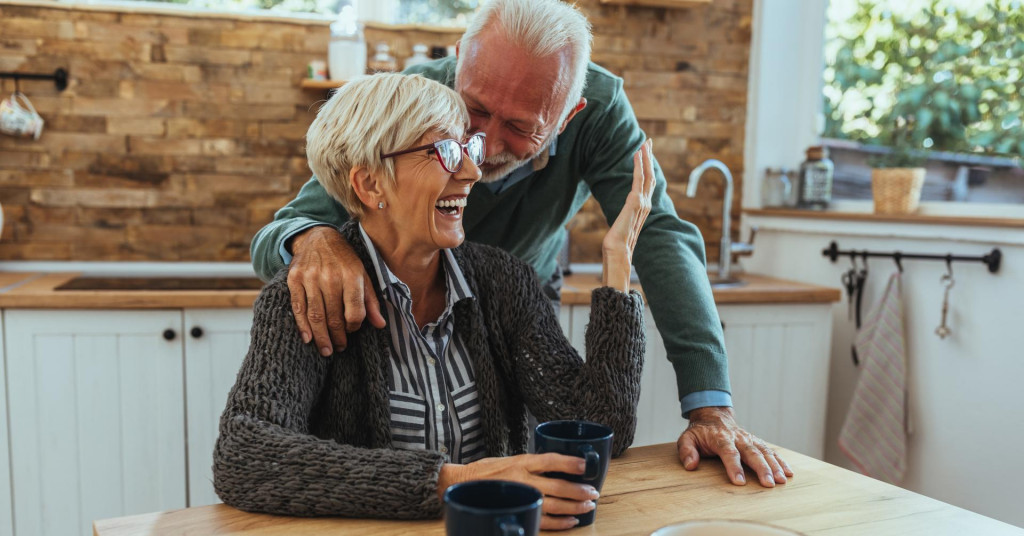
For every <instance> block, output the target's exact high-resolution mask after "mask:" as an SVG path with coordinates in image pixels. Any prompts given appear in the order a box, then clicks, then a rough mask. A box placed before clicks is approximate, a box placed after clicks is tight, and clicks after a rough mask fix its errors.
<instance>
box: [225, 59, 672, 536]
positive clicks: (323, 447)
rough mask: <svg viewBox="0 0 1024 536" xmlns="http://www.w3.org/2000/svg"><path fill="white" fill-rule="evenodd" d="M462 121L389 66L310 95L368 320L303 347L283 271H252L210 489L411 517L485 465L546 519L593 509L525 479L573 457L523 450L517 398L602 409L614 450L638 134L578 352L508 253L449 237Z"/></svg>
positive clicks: (455, 230) (581, 491)
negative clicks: (517, 486) (526, 492)
mask: <svg viewBox="0 0 1024 536" xmlns="http://www.w3.org/2000/svg"><path fill="white" fill-rule="evenodd" d="M468 124H469V116H468V114H467V112H466V108H465V106H464V105H463V103H462V101H461V99H459V97H458V95H457V94H456V93H455V92H454V91H452V90H451V89H448V88H447V87H444V86H443V85H441V84H438V83H436V82H432V81H429V80H427V79H425V78H422V77H418V76H404V75H398V74H381V75H375V76H371V77H366V78H363V79H360V80H357V81H353V82H350V83H349V84H346V85H345V86H344V87H342V88H341V89H340V90H339V91H337V92H336V93H335V94H334V96H332V97H331V99H330V100H329V101H328V102H327V104H326V105H324V107H323V108H322V109H321V110H320V112H319V114H318V116H317V118H316V120H315V121H314V122H313V124H312V126H311V127H310V129H309V132H308V134H307V142H308V147H307V152H308V159H309V163H310V167H311V168H312V170H313V171H314V172H315V173H316V176H317V177H318V178H319V180H320V182H321V183H322V184H323V186H324V188H325V189H326V190H327V191H328V192H329V193H330V194H331V195H332V196H333V197H334V198H335V199H336V200H337V201H338V202H339V203H340V204H341V205H342V206H343V207H344V208H345V210H346V211H347V212H348V213H349V214H350V215H351V217H352V220H353V221H351V222H349V223H348V224H346V225H345V226H343V227H342V228H341V232H342V233H343V234H344V235H345V237H346V238H347V240H348V241H349V243H350V244H352V245H353V247H354V248H355V251H356V253H357V254H358V255H359V256H360V258H361V259H362V262H363V264H364V266H365V267H366V270H367V273H369V274H372V277H373V278H374V291H375V292H376V293H377V297H378V299H379V300H380V303H381V304H383V305H382V311H381V312H382V313H383V317H384V319H385V320H386V326H385V327H383V328H381V327H375V326H371V325H364V326H363V327H362V328H361V329H360V330H359V331H356V332H355V333H353V334H352V335H351V336H350V338H349V344H348V347H347V348H345V349H344V350H342V351H339V352H338V353H336V354H335V355H334V356H331V357H323V356H321V355H320V353H319V352H318V350H317V348H316V347H315V346H314V345H313V344H311V343H310V342H309V341H303V340H302V338H301V336H300V335H299V333H298V331H297V330H296V329H295V321H294V319H293V318H292V314H291V310H292V309H291V305H290V300H291V297H290V296H289V291H288V286H287V282H286V277H287V273H286V272H282V273H280V274H278V276H277V277H276V278H274V279H273V280H272V281H271V282H269V283H268V284H267V286H266V287H265V288H264V289H263V291H262V292H261V294H260V297H259V299H258V300H257V301H256V304H255V319H254V324H253V328H252V344H251V346H250V349H249V353H248V355H247V356H246V358H245V362H244V363H243V364H242V369H241V371H240V372H239V374H238V379H237V382H236V383H235V386H234V388H233V389H232V390H231V393H230V395H229V396H228V403H227V407H226V408H225V410H224V415H223V416H222V417H221V422H220V437H219V438H218V440H217V446H216V451H215V453H214V485H215V487H216V490H217V493H218V494H219V495H220V497H221V498H222V499H223V500H224V502H225V503H227V504H230V505H232V506H236V507H238V508H241V509H243V510H250V511H258V512H268V513H275V514H288V515H300V516H317V515H340V516H353V517H381V518H403V519H412V518H427V517H436V516H439V515H440V513H441V496H442V494H443V492H444V490H445V489H446V488H447V487H448V486H449V485H451V484H454V483H457V482H461V481H466V480H475V479H482V478H498V479H505V480H515V481H519V482H524V483H527V484H530V485H533V486H535V487H537V488H538V489H540V490H541V491H542V492H544V494H545V495H546V496H547V499H546V500H545V501H544V513H545V516H544V518H543V527H544V528H547V529H555V528H570V527H572V526H573V525H574V524H575V522H576V519H575V518H574V517H571V516H570V517H552V516H551V514H556V515H557V514H578V513H583V512H586V511H589V510H591V509H593V508H594V503H593V502H592V501H593V499H596V498H597V492H596V491H595V490H594V489H593V488H592V487H590V486H588V485H584V484H576V483H570V482H568V481H564V480H560V479H557V478H548V477H545V476H543V474H544V473H545V472H550V471H557V472H564V473H574V474H580V473H582V472H583V465H582V460H580V459H579V458H575V457H570V456H562V455H558V454H542V455H537V454H523V453H524V452H525V451H526V448H527V445H526V443H527V437H528V430H527V426H526V422H527V419H526V414H527V411H530V412H532V413H533V415H535V416H536V418H537V419H538V420H540V421H548V420H555V419H585V420H590V421H596V422H600V423H604V424H606V425H608V426H610V427H612V428H613V429H614V431H615V443H614V447H613V448H614V453H615V455H618V454H621V453H622V452H623V451H624V450H625V449H626V447H628V446H629V444H630V442H631V441H632V438H633V432H634V428H635V424H636V403H637V399H638V396H639V387H640V371H641V367H642V362H643V354H644V345H645V340H644V324H643V304H642V302H641V299H640V296H639V295H638V294H637V293H636V292H630V291H629V273H630V265H629V263H630V257H631V255H632V250H633V246H634V245H635V243H636V237H637V234H638V233H639V231H640V227H641V226H642V225H643V222H644V219H645V218H646V215H647V212H648V209H649V206H650V195H651V190H652V188H653V178H654V175H653V173H651V156H650V144H649V143H647V144H644V146H643V148H642V150H640V151H638V152H637V155H636V156H635V157H634V165H635V167H636V171H635V173H634V185H633V191H632V192H631V193H630V195H629V198H628V200H627V202H626V205H625V208H624V209H623V211H622V213H621V214H620V215H619V217H618V219H617V220H616V221H615V223H614V225H613V226H612V228H611V230H610V231H609V232H608V234H607V236H606V238H605V239H604V244H603V250H604V267H605V270H604V275H603V280H604V281H603V282H604V286H603V287H602V288H599V289H597V290H595V291H594V292H593V296H592V313H591V317H590V326H589V328H588V330H587V337H586V345H587V357H588V359H587V361H586V362H584V361H583V360H582V359H581V358H580V356H579V355H578V354H577V353H576V351H575V350H574V349H573V347H572V346H571V345H570V344H569V342H568V341H567V340H566V338H565V336H564V335H563V334H562V330H561V328H560V327H559V325H558V321H557V319H556V316H555V314H554V311H553V310H552V307H551V305H550V302H549V301H548V298H546V297H545V295H544V293H543V291H542V289H541V287H540V286H539V284H538V282H537V279H536V276H535V274H534V272H533V271H532V269H531V268H530V267H529V266H528V265H527V264H525V263H523V262H521V261H519V260H518V259H516V258H515V257H513V256H511V255H510V254H508V253H505V252H503V251H501V250H498V249H495V248H491V247H487V246H482V245H477V244H468V243H467V244H464V243H463V241H464V237H465V235H464V232H463V227H462V213H463V208H464V207H465V206H466V196H467V195H468V194H469V191H470V188H472V187H473V184H474V183H475V182H476V181H477V180H478V179H479V178H480V171H479V169H478V168H477V166H478V165H479V164H480V163H481V162H482V161H483V158H484V144H485V143H486V140H485V139H484V136H483V134H479V133H478V134H467V132H466V128H467V125H468ZM523 217H529V215H526V214H524V215H523Z"/></svg>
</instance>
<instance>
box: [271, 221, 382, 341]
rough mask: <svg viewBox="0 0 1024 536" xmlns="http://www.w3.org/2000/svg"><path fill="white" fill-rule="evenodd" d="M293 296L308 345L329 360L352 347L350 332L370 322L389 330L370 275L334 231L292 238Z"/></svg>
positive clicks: (317, 230)
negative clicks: (348, 345)
mask: <svg viewBox="0 0 1024 536" xmlns="http://www.w3.org/2000/svg"><path fill="white" fill-rule="evenodd" d="M291 250H292V255H293V257H292V262H291V265H290V268H289V270H288V291H289V292H290V293H291V297H292V313H294V314H295V323H296V324H298V328H299V333H301V334H302V341H303V342H307V343H308V342H309V341H310V340H311V339H312V340H315V341H316V347H317V348H319V349H320V354H321V355H324V356H329V355H331V354H332V353H334V350H335V349H338V350H344V349H345V346H346V345H347V344H348V337H347V335H346V332H352V331H356V330H357V329H359V326H361V325H362V323H363V320H364V319H365V318H366V317H367V316H369V319H370V323H371V324H373V325H374V326H376V327H378V328H382V327H384V317H383V316H382V315H381V313H380V304H379V303H378V302H377V295H376V294H375V293H374V291H373V284H372V283H371V279H370V276H369V275H367V273H366V270H365V269H364V268H363V263H362V261H360V260H359V256H357V255H356V253H355V251H353V250H352V246H350V245H349V244H348V242H346V241H345V239H344V238H343V237H342V236H341V233H339V232H338V231H337V230H336V229H334V228H332V227H326V226H319V227H311V228H310V229H307V230H305V231H303V232H301V233H299V234H298V235H296V236H295V238H293V239H292V244H291Z"/></svg>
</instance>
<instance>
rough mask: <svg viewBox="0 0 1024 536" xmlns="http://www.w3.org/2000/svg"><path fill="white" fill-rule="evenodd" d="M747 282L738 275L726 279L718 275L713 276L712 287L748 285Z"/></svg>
mask: <svg viewBox="0 0 1024 536" xmlns="http://www.w3.org/2000/svg"><path fill="white" fill-rule="evenodd" d="M746 284H747V282H746V281H743V280H742V279H740V278H738V277H727V278H725V279H719V278H717V277H712V278H711V288H713V289H716V288H736V287H742V286H743V285H746Z"/></svg>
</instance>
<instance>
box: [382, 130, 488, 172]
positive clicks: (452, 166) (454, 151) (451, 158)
mask: <svg viewBox="0 0 1024 536" xmlns="http://www.w3.org/2000/svg"><path fill="white" fill-rule="evenodd" d="M486 137H487V136H486V135H485V134H484V133H483V132H477V133H476V134H473V135H472V136H470V137H469V139H468V140H466V143H460V142H459V141H458V140H455V139H447V140H440V141H435V142H434V143H431V144H428V145H421V146H419V147H413V148H412V149H406V150H404V151H397V152H394V153H388V154H382V155H380V157H381V158H391V157H393V156H400V155H403V154H409V153H415V152H416V151H422V150H424V149H429V150H430V151H433V152H434V154H436V155H437V160H438V161H439V162H441V167H443V168H444V170H445V171H447V172H448V173H458V172H459V170H461V169H462V154H463V153H465V154H466V155H468V156H469V159H470V160H472V161H473V163H474V164H476V165H478V166H479V165H480V164H483V163H484V154H485V153H486V151H485V149H484V138H486Z"/></svg>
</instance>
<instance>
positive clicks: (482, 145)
mask: <svg viewBox="0 0 1024 536" xmlns="http://www.w3.org/2000/svg"><path fill="white" fill-rule="evenodd" d="M477 137H479V138H481V140H480V149H481V152H482V154H484V155H486V154H487V134H484V133H483V132H477V133H476V134H473V135H472V136H470V137H469V139H467V140H466V143H462V142H461V141H459V140H457V139H455V138H445V139H443V140H437V141H435V142H434V143H428V144H426V145H420V146H419V147H413V148H412V149H406V150H404V151H395V152H393V153H388V154H382V155H380V157H381V158H391V157H394V156H402V155H403V154H409V153H415V152H416V151H422V150H424V149H433V150H434V155H436V156H437V161H438V162H440V163H441V167H443V168H444V170H445V171H447V172H448V173H458V172H459V171H460V170H461V169H462V166H463V164H465V163H466V159H465V158H463V159H461V160H459V167H458V168H456V169H448V166H446V165H445V163H444V159H443V158H441V151H439V150H438V149H437V144H439V143H445V142H449V141H453V142H455V143H457V144H458V145H459V147H461V148H462V152H463V153H465V155H466V156H469V148H468V147H469V142H470V140H472V139H473V138H477ZM482 163H483V161H482V160H481V161H480V162H479V163H476V164H477V165H480V164H482Z"/></svg>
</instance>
